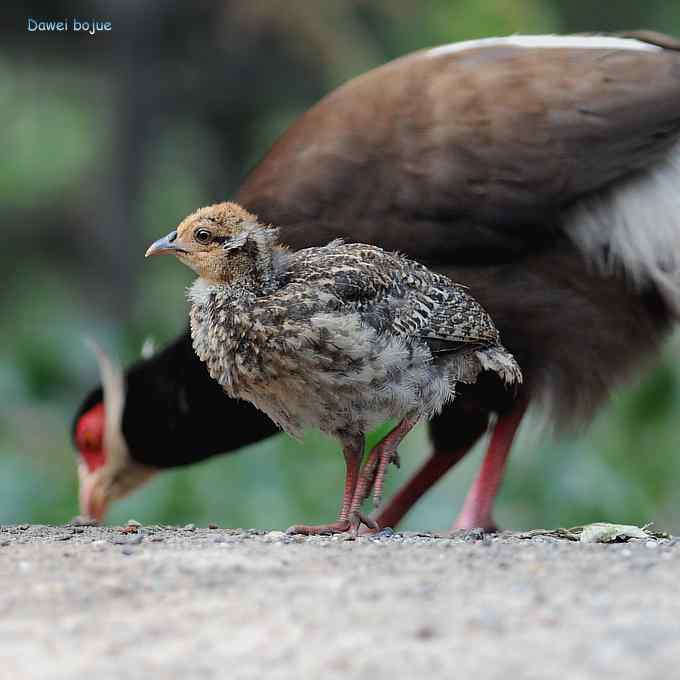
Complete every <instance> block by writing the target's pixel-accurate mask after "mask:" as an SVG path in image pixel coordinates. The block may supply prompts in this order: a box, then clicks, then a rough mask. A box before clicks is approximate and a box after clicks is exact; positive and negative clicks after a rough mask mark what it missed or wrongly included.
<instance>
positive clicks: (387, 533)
mask: <svg viewBox="0 0 680 680" xmlns="http://www.w3.org/2000/svg"><path fill="white" fill-rule="evenodd" d="M394 535H395V534H394V529H393V528H392V527H385V528H384V529H381V530H380V531H378V532H376V533H375V534H371V535H369V538H370V539H371V540H373V541H381V540H383V539H385V538H392V537H393V536H394Z"/></svg>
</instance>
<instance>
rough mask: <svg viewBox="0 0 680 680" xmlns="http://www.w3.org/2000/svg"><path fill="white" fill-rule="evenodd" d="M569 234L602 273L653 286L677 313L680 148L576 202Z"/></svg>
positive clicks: (679, 300)
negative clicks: (618, 275)
mask: <svg viewBox="0 0 680 680" xmlns="http://www.w3.org/2000/svg"><path fill="white" fill-rule="evenodd" d="M566 230H567V233H568V234H569V235H570V236H571V238H572V239H573V241H574V242H575V243H576V244H577V246H578V247H579V248H580V249H581V251H582V252H583V253H584V254H585V255H586V256H587V257H588V258H589V259H590V260H591V261H592V262H593V263H594V264H595V265H596V266H597V267H598V269H599V271H601V272H602V273H603V274H605V275H610V274H612V273H615V272H617V271H623V272H624V273H625V274H626V275H627V276H628V277H629V278H630V280H631V281H632V283H633V284H634V285H636V286H638V287H640V288H642V287H644V286H646V285H649V284H650V283H652V284H654V285H656V286H657V287H658V289H659V291H660V292H661V294H662V295H663V297H664V299H665V300H666V302H667V304H668V305H669V306H670V307H671V309H673V310H674V312H675V313H676V314H677V315H680V145H676V146H675V147H673V149H671V151H670V152H669V153H668V155H667V156H666V157H665V159H664V160H662V161H660V162H657V163H656V164H655V165H654V166H653V167H651V168H649V169H648V170H645V171H644V172H641V173H638V174H636V175H635V176H632V177H631V178H629V179H628V180H624V181H622V182H618V183H616V184H615V185H614V186H612V187H611V188H610V189H608V190H605V191H600V192H598V193H597V194H596V195H594V196H590V197H588V198H586V199H584V200H582V201H580V202H579V203H578V204H577V205H576V206H575V207H574V208H573V210H572V212H571V214H570V215H569V217H568V219H567V223H566Z"/></svg>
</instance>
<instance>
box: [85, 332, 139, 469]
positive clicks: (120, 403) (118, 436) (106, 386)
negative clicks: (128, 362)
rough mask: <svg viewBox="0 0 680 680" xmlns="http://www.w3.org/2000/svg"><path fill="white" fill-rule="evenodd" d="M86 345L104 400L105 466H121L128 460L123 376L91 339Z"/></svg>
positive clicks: (116, 365)
mask: <svg viewBox="0 0 680 680" xmlns="http://www.w3.org/2000/svg"><path fill="white" fill-rule="evenodd" d="M87 344H88V345H89V346H90V347H91V348H92V351H93V352H94V353H95V354H96V356H97V363H98V364H99V371H100V373H101V377H102V392H103V398H104V423H105V425H104V450H105V451H106V456H107V466H108V467H109V468H110V467H112V465H115V466H121V467H122V465H123V464H124V463H125V462H126V461H127V460H128V459H129V457H130V454H129V452H128V447H127V444H126V443H125V437H123V411H124V409H125V376H124V374H123V371H122V370H121V368H120V366H118V364H117V363H115V362H114V361H113V360H112V359H110V358H109V357H108V356H107V354H106V352H104V350H103V349H102V348H101V347H100V346H99V345H98V344H97V343H96V342H95V341H94V340H92V339H88V340H87Z"/></svg>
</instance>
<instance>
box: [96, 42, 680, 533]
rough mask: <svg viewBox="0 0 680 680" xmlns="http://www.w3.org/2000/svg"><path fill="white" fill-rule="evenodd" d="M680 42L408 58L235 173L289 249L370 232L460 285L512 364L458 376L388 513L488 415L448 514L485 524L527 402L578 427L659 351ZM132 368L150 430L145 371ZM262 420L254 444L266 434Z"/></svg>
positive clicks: (677, 298)
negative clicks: (517, 380) (140, 378)
mask: <svg viewBox="0 0 680 680" xmlns="http://www.w3.org/2000/svg"><path fill="white" fill-rule="evenodd" d="M679 50H680V44H678V43H677V42H675V41H674V40H673V39H672V38H669V37H667V36H662V35H659V34H653V33H649V32H640V33H637V34H628V35H626V36H565V37H559V36H513V37H509V38H493V39H485V40H475V41H470V42H464V43H457V44H453V45H448V46H444V47H438V48H435V49H431V50H425V51H421V52H416V53H414V54H411V55H408V56H406V57H403V58H401V59H398V60H396V61H394V62H391V63H389V64H387V65H385V66H383V67H381V68H377V69H375V70H373V71H370V72H369V73H367V74H365V75H363V76H360V77H358V78H356V79H354V80H352V81H350V82H349V83H347V84H345V85H344V86H342V87H340V88H338V89H337V90H335V91H334V92H332V93H331V94H330V95H328V96H327V97H326V98H324V99H323V100H322V101H321V102H319V103H318V104H317V105H316V106H314V107H313V108H311V109H310V110H309V111H308V112H307V113H306V114H304V115H303V116H302V117H301V118H300V119H298V121H297V122H296V123H295V124H294V125H293V126H292V127H291V128H290V129H289V130H288V131H287V132H286V133H285V134H284V135H283V136H282V137H281V138H280V139H279V140H278V142H276V144H275V145H274V146H273V148H272V149H271V150H270V152H269V153H268V154H267V155H266V156H265V158H264V159H263V160H262V162H261V163H260V164H259V165H258V166H257V167H256V168H255V169H254V170H253V171H252V172H251V173H250V175H249V176H248V177H247V178H246V180H245V181H244V183H243V185H242V187H241V189H240V191H239V192H238V193H237V195H236V197H235V199H236V200H237V201H238V202H239V203H240V204H241V205H243V206H244V207H245V208H246V209H247V210H249V211H251V212H253V213H255V214H257V215H258V216H259V217H260V219H262V220H264V221H266V222H268V223H272V224H276V225H277V226H278V227H280V229H281V238H282V240H283V241H284V242H285V243H287V244H289V245H291V246H292V247H293V248H296V249H297V248H301V247H306V246H313V245H322V244H323V243H326V242H328V241H329V240H330V239H332V238H335V237H344V238H346V239H348V240H351V241H362V242H369V243H373V244H376V245H379V246H381V247H383V248H386V249H389V250H400V251H402V252H404V253H405V254H406V255H407V256H409V257H412V258H414V259H416V260H419V261H421V262H424V263H426V264H427V265H428V266H429V267H431V268H433V269H434V270H436V271H437V272H439V273H442V274H444V275H446V276H448V277H449V278H450V279H451V280H453V281H456V282H459V283H461V284H464V285H466V286H468V287H469V289H470V291H471V292H472V293H473V295H474V297H475V298H476V299H478V300H479V302H480V303H481V304H482V305H483V307H484V308H485V309H486V310H487V311H488V312H489V314H490V315H491V317H492V318H493V320H494V323H495V324H496V326H497V327H498V328H499V330H500V332H501V334H502V337H503V342H504V344H505V346H506V347H507V348H508V350H509V351H510V352H512V354H513V355H514V356H515V358H516V359H517V361H518V362H519V364H520V365H521V366H522V372H523V375H524V382H523V384H522V386H521V387H520V388H519V389H518V391H517V395H516V396H514V397H513V396H512V395H511V393H510V392H508V391H507V390H505V389H502V388H501V387H499V385H498V384H497V381H496V380H493V379H491V378H488V377H487V376H486V375H485V374H483V375H481V376H480V378H479V379H478V380H477V382H476V383H475V384H472V385H463V386H461V387H460V392H461V395H462V396H464V398H462V399H458V400H456V401H455V402H454V403H453V404H450V405H447V406H445V407H444V409H443V411H442V413H441V414H440V415H439V416H436V417H435V418H434V419H433V420H432V421H431V424H430V432H431V436H432V440H433V448H434V451H433V453H432V455H431V457H430V458H429V459H428V460H427V461H426V462H425V463H424V465H423V467H422V468H421V469H420V471H419V472H418V473H417V474H416V475H415V477H414V478H413V479H412V480H411V481H410V482H408V483H407V484H406V485H405V486H404V487H403V488H402V489H401V490H400V491H399V492H398V493H397V494H396V496H395V497H394V500H393V501H392V502H391V503H390V505H389V506H388V507H387V508H385V509H384V510H383V511H382V512H381V513H380V514H379V516H378V521H379V522H380V523H381V524H390V525H393V524H395V523H396V522H397V521H398V520H399V519H400V518H401V516H403V514H404V513H405V512H406V511H407V510H408V509H409V508H410V507H411V505H412V504H413V503H414V502H415V501H416V500H417V499H418V498H419V497H420V496H421V495H422V494H423V493H424V492H425V491H426V490H427V489H428V488H429V487H430V486H431V485H432V484H433V483H434V482H435V481H436V480H437V479H439V478H440V477H441V475H443V474H444V473H445V472H446V471H447V470H448V469H449V468H450V467H451V466H452V465H454V464H455V463H456V462H457V461H458V460H459V459H460V458H461V457H462V456H463V455H464V454H465V452H466V451H467V450H468V449H469V448H470V447H471V446H472V445H473V444H474V443H475V442H476V441H477V440H478V439H479V438H480V437H481V435H483V434H484V432H485V431H486V429H487V426H488V423H489V419H490V417H491V416H493V415H495V416H496V418H497V419H496V422H495V425H494V426H493V430H492V435H491V442H490V445H489V450H488V453H487V456H486V458H485V460H484V463H483V465H482V470H481V472H480V476H479V477H478V479H477V480H476V482H475V484H474V486H473V489H472V490H471V492H470V494H469V496H468V498H467V500H466V502H465V505H464V508H463V513H462V514H461V515H460V517H459V520H458V526H467V527H470V526H490V525H491V524H492V517H491V506H492V502H493V499H494V497H495V495H496V492H497V490H498V486H499V484H500V481H501V477H502V472H503V468H504V464H505V460H506V458H507V454H508V452H509V449H510V446H511V443H512V440H513V436H514V434H515V432H516V430H517V427H518V426H519V424H520V422H521V420H522V417H523V414H524V412H525V409H526V408H527V406H528V405H531V404H542V405H543V406H544V407H545V409H546V413H547V415H548V417H549V418H550V420H551V422H552V423H553V424H554V425H555V426H556V427H557V428H566V427H569V426H572V425H583V424H585V423H587V422H588V420H589V419H590V418H592V416H593V415H594V414H595V413H596V412H597V409H598V407H599V406H600V405H601V404H602V403H603V401H604V400H605V399H606V397H607V396H608V394H609V393H610V392H611V391H612V390H613V389H614V388H616V387H617V386H619V385H621V384H624V383H625V382H626V381H627V380H629V379H630V378H631V376H633V375H634V374H635V372H636V371H639V370H641V369H642V368H643V367H644V365H645V363H648V362H649V360H650V359H653V357H654V356H655V355H656V354H657V352H658V350H659V348H660V346H661V344H662V342H663V340H664V339H665V338H666V337H667V335H668V334H669V332H670V330H671V328H672V326H673V324H674V323H675V321H676V319H677V316H678V309H679V307H680V275H679V264H678V257H679V253H680V248H679V247H678V246H679V245H680V198H679V192H678V186H680V155H679V154H680V151H679V147H678V141H679V140H680V114H679V112H680V51H679ZM188 342H189V341H188V339H187V338H186V336H185V338H184V340H183V341H181V342H180V344H181V343H184V344H185V345H186V344H188ZM188 361H191V360H188ZM197 363H198V362H197ZM191 365H192V366H193V368H192V369H191V371H193V370H198V368H197V367H196V366H195V365H194V364H191ZM199 366H200V364H199ZM137 370H138V371H139V372H140V373H139V374H140V375H141V371H144V372H145V375H147V376H148V378H149V384H150V389H149V391H148V394H149V399H150V403H153V404H155V405H156V404H157V405H158V406H154V408H157V410H156V411H154V416H153V422H154V424H155V426H156V427H158V428H160V429H163V428H164V427H167V425H165V423H167V421H168V419H167V418H165V417H164V414H163V410H162V409H163V405H162V403H161V402H159V401H158V400H157V399H155V396H154V387H153V383H154V381H156V380H157V378H156V377H155V376H154V377H153V378H152V375H151V374H152V372H153V371H152V368H151V367H149V369H148V370H147V369H146V367H138V369H137ZM178 370H180V371H182V370H183V371H184V372H185V373H186V374H187V375H189V373H190V371H188V370H185V369H183V368H182V367H180V368H178ZM163 380H164V379H163ZM163 380H161V382H162V381H163ZM138 384H139V387H136V388H135V389H140V390H141V389H142V388H141V383H138ZM130 385H132V381H131V383H130ZM219 396H220V395H217V396H215V393H214V391H213V392H212V393H209V392H207V391H206V392H205V397H204V398H205V400H206V402H211V400H212V399H214V398H217V397H219ZM132 398H133V397H132V389H131V387H129V388H128V399H132ZM134 398H135V399H138V400H139V401H142V400H143V397H134ZM196 403H199V401H198V400H197V402H196ZM211 403H212V402H211ZM237 404H238V402H234V404H233V408H238V407H237ZM133 417H136V416H133V414H132V413H131V412H130V408H129V407H128V406H127V404H126V408H125V412H124V415H123V430H124V431H125V430H126V428H127V432H128V435H127V437H128V441H127V446H128V447H129V449H130V450H133V448H134V449H135V450H140V449H139V447H138V446H137V444H136V442H135V441H134V438H135V437H137V436H140V435H139V432H134V431H133V430H132V429H131V428H130V427H129V426H127V425H126V420H127V419H128V418H133ZM254 422H255V421H253V423H254ZM257 423H258V424H257V425H253V430H252V435H253V438H257V437H261V436H266V434H268V431H267V430H266V427H265V429H264V430H263V431H262V433H260V432H259V431H257V430H258V429H259V428H260V427H264V425H263V423H262V421H257ZM114 426H115V425H112V427H114ZM107 427H108V424H107ZM233 434H234V433H233V432H226V433H224V434H223V437H224V438H223V439H222V440H221V441H222V445H221V447H222V448H223V449H225V450H226V449H231V448H232V447H233V446H234V445H233V444H232V442H231V440H230V437H232V436H233ZM240 436H245V435H244V434H243V433H242V432H241V433H240ZM154 450H156V451H157V455H156V458H155V461H154V464H155V465H161V466H162V465H163V464H164V461H163V460H162V458H163V455H164V454H163V452H162V451H161V450H160V449H154ZM213 452H214V451H213V450H211V446H206V449H205V453H203V452H201V450H200V447H198V446H197V447H194V448H193V449H192V455H194V456H195V459H200V458H203V457H207V455H210V454H211V453H213ZM146 455H148V456H149V457H151V456H152V455H153V454H152V452H151V450H149V451H148V452H147V453H146Z"/></svg>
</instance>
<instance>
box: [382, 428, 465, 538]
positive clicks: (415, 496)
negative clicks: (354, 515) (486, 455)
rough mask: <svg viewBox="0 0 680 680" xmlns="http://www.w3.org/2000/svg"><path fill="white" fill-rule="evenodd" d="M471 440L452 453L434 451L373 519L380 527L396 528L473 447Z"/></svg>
mask: <svg viewBox="0 0 680 680" xmlns="http://www.w3.org/2000/svg"><path fill="white" fill-rule="evenodd" d="M475 442H476V440H473V441H472V442H470V444H468V445H467V446H463V447H461V448H460V449H458V450H457V451H455V452H453V453H440V452H439V451H436V450H435V451H434V452H433V453H432V454H431V455H430V457H429V458H428V459H427V460H426V461H425V462H424V463H423V464H422V466H421V467H420V469H419V470H418V471H417V472H416V473H415V474H414V475H413V476H412V477H411V478H410V479H408V480H407V481H406V482H405V483H404V484H403V485H402V486H401V487H400V488H399V490H398V491H397V492H396V493H395V494H394V496H392V498H391V499H390V500H389V502H388V503H387V505H386V506H385V507H384V508H382V509H381V510H380V511H379V512H378V513H377V515H376V516H375V517H374V519H375V521H376V522H377V523H378V525H379V526H381V527H396V526H397V524H399V522H401V520H402V519H403V518H404V516H405V515H406V514H407V513H408V511H409V510H410V509H411V508H412V507H413V506H414V505H415V504H416V503H417V502H418V501H419V500H420V498H421V497H422V496H423V494H424V493H425V492H426V491H428V490H429V489H430V488H432V487H433V486H434V485H435V484H436V483H437V482H438V481H439V480H440V479H441V478H442V477H443V476H444V475H445V474H446V473H447V472H448V471H449V470H450V469H451V468H452V467H453V466H454V465H455V464H456V463H457V462H458V461H459V460H461V459H462V458H464V457H465V455H466V454H467V453H468V452H469V451H470V449H471V448H472V447H473V446H474V444H475Z"/></svg>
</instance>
